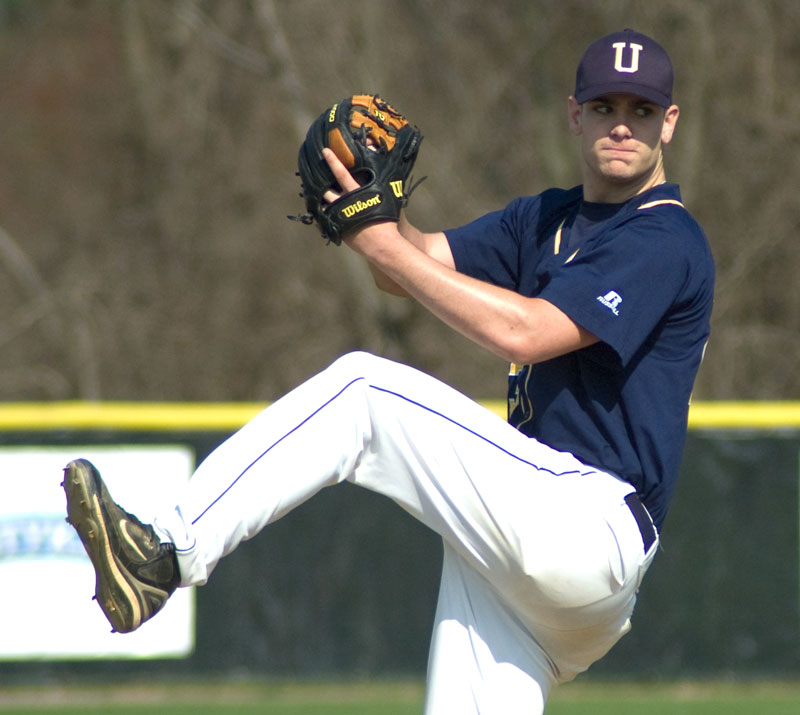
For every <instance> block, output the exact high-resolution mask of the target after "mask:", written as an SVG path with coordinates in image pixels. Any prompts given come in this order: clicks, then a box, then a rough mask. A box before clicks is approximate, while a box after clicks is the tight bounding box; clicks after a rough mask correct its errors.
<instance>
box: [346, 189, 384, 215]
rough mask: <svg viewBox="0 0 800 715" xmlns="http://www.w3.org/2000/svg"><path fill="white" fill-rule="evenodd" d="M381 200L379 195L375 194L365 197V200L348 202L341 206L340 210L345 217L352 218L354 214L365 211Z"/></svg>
mask: <svg viewBox="0 0 800 715" xmlns="http://www.w3.org/2000/svg"><path fill="white" fill-rule="evenodd" d="M380 202H381V195H380V194H375V196H373V197H372V198H371V199H367V200H366V201H361V200H359V201H356V202H355V203H352V204H350V206H344V207H342V209H341V211H342V213H343V214H344V215H345V218H353V216H355V215H356V214H360V213H361V212H362V211H366V210H367V209H369V208H372V207H373V206H377V205H378V204H379V203H380Z"/></svg>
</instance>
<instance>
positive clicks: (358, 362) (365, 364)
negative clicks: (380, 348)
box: [330, 350, 387, 378]
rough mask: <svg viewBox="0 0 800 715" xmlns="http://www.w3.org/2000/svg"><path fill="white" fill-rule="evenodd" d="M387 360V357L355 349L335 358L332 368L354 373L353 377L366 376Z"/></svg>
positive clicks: (350, 373)
mask: <svg viewBox="0 0 800 715" xmlns="http://www.w3.org/2000/svg"><path fill="white" fill-rule="evenodd" d="M385 362H387V361H386V359H385V358H381V357H378V356H377V355H373V354H372V353H368V352H365V351H363V350H354V351H353V352H350V353H345V354H344V355H342V356H341V357H340V358H338V359H337V360H335V361H334V362H333V364H332V365H331V368H330V369H332V370H337V371H340V372H343V373H346V374H349V375H352V377H353V378H355V377H366V376H367V375H369V374H370V373H372V372H374V371H375V370H376V369H377V366H378V365H380V364H382V363H385Z"/></svg>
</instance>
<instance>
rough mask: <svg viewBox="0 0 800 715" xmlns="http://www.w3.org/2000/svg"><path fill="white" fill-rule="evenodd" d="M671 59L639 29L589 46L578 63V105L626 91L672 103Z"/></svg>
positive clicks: (665, 104)
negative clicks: (605, 95)
mask: <svg viewBox="0 0 800 715" xmlns="http://www.w3.org/2000/svg"><path fill="white" fill-rule="evenodd" d="M672 82H673V70H672V62H671V61H670V59H669V55H668V54H667V52H666V50H665V49H664V48H663V47H662V46H661V45H659V44H658V43H657V42H656V41H655V40H653V39H651V38H650V37H648V36H647V35H643V34H641V33H640V32H634V31H633V30H623V31H622V32H615V33H613V34H611V35H608V36H607V37H603V38H601V39H599V40H597V41H596V42H593V43H592V44H591V45H589V47H588V49H587V50H586V52H584V54H583V57H582V58H581V61H580V64H579V65H578V73H577V76H576V79H575V99H576V100H577V102H578V104H583V103H584V102H588V101H589V100H590V99H596V98H597V97H600V96H602V95H604V94H611V93H613V92H625V93H627V94H635V95H637V96H639V97H644V98H645V99H646V100H647V101H649V102H652V103H653V104H658V105H659V106H661V107H669V106H670V105H671V104H672Z"/></svg>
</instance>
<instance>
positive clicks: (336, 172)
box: [322, 147, 359, 192]
mask: <svg viewBox="0 0 800 715" xmlns="http://www.w3.org/2000/svg"><path fill="white" fill-rule="evenodd" d="M322 156H323V158H324V159H325V161H326V162H327V163H328V166H329V167H330V170H331V171H332V172H333V176H334V177H335V178H336V181H337V182H338V183H339V186H341V187H342V188H343V189H344V190H345V192H347V191H355V190H356V189H357V188H358V186H359V184H358V182H357V181H356V180H355V179H354V178H353V175H352V174H351V173H350V172H349V171H348V170H347V167H346V166H345V165H344V164H342V162H341V161H339V157H338V156H336V154H334V153H333V151H332V150H331V149H328V148H327V147H326V148H325V149H323V150H322Z"/></svg>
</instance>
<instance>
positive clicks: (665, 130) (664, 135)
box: [661, 104, 680, 144]
mask: <svg viewBox="0 0 800 715" xmlns="http://www.w3.org/2000/svg"><path fill="white" fill-rule="evenodd" d="M679 115H680V110H679V109H678V105H677V104H673V105H671V106H669V107H667V109H666V111H665V112H664V124H663V125H662V126H661V143H662V144H669V143H670V142H671V141H672V135H673V134H674V132H675V125H676V124H677V123H678V116H679Z"/></svg>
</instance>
